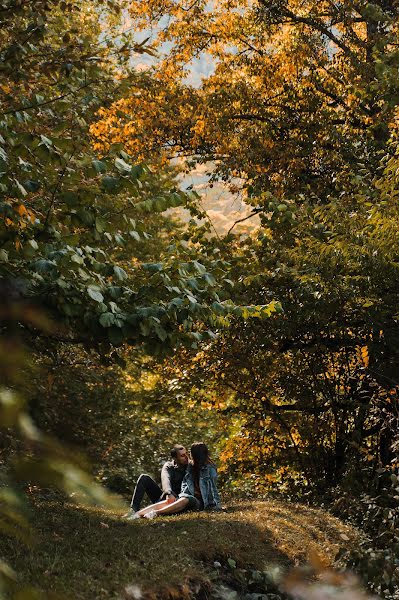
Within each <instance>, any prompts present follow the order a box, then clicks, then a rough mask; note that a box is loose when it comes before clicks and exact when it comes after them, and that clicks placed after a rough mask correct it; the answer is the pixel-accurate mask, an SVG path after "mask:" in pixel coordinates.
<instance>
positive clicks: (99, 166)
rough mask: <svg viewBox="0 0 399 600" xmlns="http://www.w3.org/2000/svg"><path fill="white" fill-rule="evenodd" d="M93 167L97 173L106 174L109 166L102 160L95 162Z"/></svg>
mask: <svg viewBox="0 0 399 600" xmlns="http://www.w3.org/2000/svg"><path fill="white" fill-rule="evenodd" d="M92 165H93V167H94V169H95V170H96V172H97V173H106V171H107V165H106V164H105V163H104V162H102V161H101V160H93V162H92Z"/></svg>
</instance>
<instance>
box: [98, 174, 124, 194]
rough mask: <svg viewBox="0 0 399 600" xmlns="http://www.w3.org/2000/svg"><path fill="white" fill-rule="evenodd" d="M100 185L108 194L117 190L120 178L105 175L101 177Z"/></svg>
mask: <svg viewBox="0 0 399 600" xmlns="http://www.w3.org/2000/svg"><path fill="white" fill-rule="evenodd" d="M101 183H102V187H103V188H104V190H105V191H106V192H108V193H109V194H115V193H116V192H118V191H119V188H120V180H119V179H118V178H117V177H110V176H109V175H106V176H105V177H103V178H102V182H101Z"/></svg>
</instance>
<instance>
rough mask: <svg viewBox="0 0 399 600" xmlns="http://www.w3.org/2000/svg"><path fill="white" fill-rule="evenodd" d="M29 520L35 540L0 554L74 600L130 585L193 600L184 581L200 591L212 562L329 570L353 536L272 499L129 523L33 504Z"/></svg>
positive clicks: (1, 545) (32, 579)
mask: <svg viewBox="0 0 399 600" xmlns="http://www.w3.org/2000/svg"><path fill="white" fill-rule="evenodd" d="M32 522H33V524H34V527H35V530H36V535H35V537H36V544H35V545H34V546H33V547H32V548H26V547H23V546H22V545H21V544H16V542H15V540H11V539H7V538H3V539H2V540H1V542H0V551H1V554H2V555H3V557H4V558H5V559H6V560H7V561H8V562H9V564H11V566H12V567H13V568H14V569H15V570H16V571H17V572H18V573H19V574H20V577H21V584H26V585H34V586H36V587H37V588H39V589H41V590H45V591H53V592H58V593H61V594H63V595H64V596H66V597H68V598H73V599H74V600H89V599H90V600H93V599H96V600H100V599H103V600H105V599H111V598H118V597H119V598H120V597H121V595H122V596H123V590H124V589H125V588H126V587H127V586H129V585H137V586H139V588H140V589H141V590H145V592H146V595H147V596H148V597H153V598H157V599H161V598H173V597H175V598H184V597H189V592H188V588H185V587H184V583H185V582H186V583H187V582H190V585H191V587H192V586H193V584H194V582H197V584H198V586H199V587H203V588H204V589H206V587H207V585H209V577H212V571H214V568H213V562H214V561H215V560H218V561H219V562H221V563H222V564H223V565H225V564H226V563H227V560H228V559H229V558H230V559H233V560H234V561H236V563H237V568H242V569H248V568H251V569H257V570H260V571H263V570H265V569H267V568H268V567H269V566H270V565H271V564H278V565H280V566H281V567H282V568H283V569H285V570H288V569H289V568H290V567H292V566H294V565H298V564H303V563H305V562H306V561H307V560H308V559H309V557H312V556H314V555H318V557H319V559H320V560H321V561H322V562H323V563H324V564H325V565H326V566H330V565H332V563H333V560H334V556H335V554H336V552H337V551H338V549H339V547H340V546H342V545H347V544H348V543H351V544H356V541H357V533H356V531H354V530H353V529H352V528H350V527H349V526H347V525H345V524H343V523H341V522H340V521H338V520H337V519H335V518H334V517H332V516H330V515H328V513H325V512H323V511H321V510H317V509H311V508H308V507H306V506H302V505H299V504H295V505H294V504H288V503H282V502H275V501H269V502H253V501H247V502H240V503H236V504H230V505H229V506H228V507H227V510H226V512H223V513H214V514H212V513H186V514H183V515H175V516H171V517H162V518H157V519H154V520H153V521H147V520H144V519H141V520H137V521H130V522H127V521H124V520H123V519H122V518H121V514H120V513H115V512H111V511H109V510H99V509H93V508H90V509H89V508H84V507H80V506H74V505H72V504H62V503H60V502H56V501H51V502H50V501H45V500H43V499H40V500H38V499H36V500H35V502H34V506H33V511H32ZM348 540H349V541H348Z"/></svg>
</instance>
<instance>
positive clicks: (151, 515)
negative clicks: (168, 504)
mask: <svg viewBox="0 0 399 600" xmlns="http://www.w3.org/2000/svg"><path fill="white" fill-rule="evenodd" d="M157 515H158V513H157V511H156V510H154V509H152V510H150V511H149V512H148V513H145V515H144V518H145V519H155V517H156V516H157Z"/></svg>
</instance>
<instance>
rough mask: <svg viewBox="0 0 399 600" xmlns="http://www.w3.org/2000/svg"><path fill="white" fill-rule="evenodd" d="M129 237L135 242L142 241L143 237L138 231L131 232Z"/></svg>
mask: <svg viewBox="0 0 399 600" xmlns="http://www.w3.org/2000/svg"><path fill="white" fill-rule="evenodd" d="M129 235H130V237H132V238H133V239H134V240H136V241H137V242H140V241H141V237H140V234H139V232H138V231H134V230H133V229H132V230H131V231H129Z"/></svg>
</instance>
